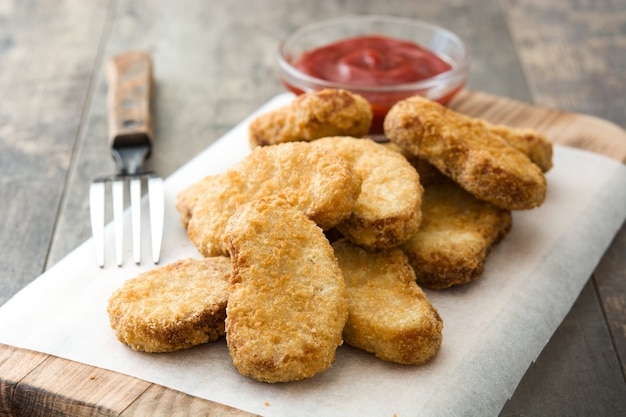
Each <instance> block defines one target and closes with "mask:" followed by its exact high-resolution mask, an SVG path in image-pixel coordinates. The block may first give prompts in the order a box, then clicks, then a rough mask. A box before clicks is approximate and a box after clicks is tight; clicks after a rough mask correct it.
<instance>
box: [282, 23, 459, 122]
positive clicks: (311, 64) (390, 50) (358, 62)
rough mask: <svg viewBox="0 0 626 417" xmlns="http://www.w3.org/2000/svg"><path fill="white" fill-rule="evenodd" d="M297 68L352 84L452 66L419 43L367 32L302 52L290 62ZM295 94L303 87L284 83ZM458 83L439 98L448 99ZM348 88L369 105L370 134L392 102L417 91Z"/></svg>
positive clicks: (393, 80) (392, 80) (386, 81)
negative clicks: (364, 34) (379, 90)
mask: <svg viewBox="0 0 626 417" xmlns="http://www.w3.org/2000/svg"><path fill="white" fill-rule="evenodd" d="M293 65H294V67H295V68H297V69H298V70H299V71H301V72H303V73H305V74H308V75H310V76H312V77H315V78H319V79H322V80H326V81H331V82H337V83H345V84H351V85H354V86H362V87H374V86H394V85H398V84H407V83H413V82H417V81H421V80H424V79H426V78H430V77H433V76H435V75H437V74H441V73H442V72H446V71H448V70H449V69H451V68H452V66H451V65H450V64H449V63H447V62H446V61H444V60H442V59H441V58H439V57H438V56H437V55H435V54H434V53H433V52H431V51H429V50H427V49H425V48H423V47H421V46H420V45H418V44H416V43H413V42H409V41H404V40H400V39H394V38H388V37H384V36H378V35H366V36H359V37H355V38H348V39H344V40H341V41H338V42H335V43H331V44H329V45H326V46H322V47H319V48H316V49H313V50H311V51H308V52H305V53H303V54H302V56H300V58H299V59H298V60H297V61H296V62H294V63H293ZM287 87H288V88H289V89H290V90H291V91H293V92H294V93H296V94H302V93H303V91H302V90H300V89H298V88H295V87H293V86H289V85H288V86H287ZM460 89H461V87H459V88H457V89H455V90H454V91H452V92H450V93H449V94H447V95H446V96H444V97H442V98H440V99H439V100H437V101H439V102H440V103H442V104H445V103H447V102H448V101H449V100H450V99H451V98H452V96H453V95H454V94H455V93H457V92H458V90H460ZM351 91H353V92H355V93H357V94H360V95H362V96H363V97H364V98H366V99H367V100H368V101H369V102H370V104H371V105H372V110H373V113H374V120H373V122H372V130H371V132H372V133H373V134H380V133H382V131H383V120H384V118H385V115H386V114H387V111H389V109H390V108H391V106H392V105H393V104H395V103H396V102H398V101H399V100H402V99H404V98H406V97H409V96H412V95H416V94H419V91H415V90H413V91H396V92H394V91H386V92H371V91H358V87H355V88H351Z"/></svg>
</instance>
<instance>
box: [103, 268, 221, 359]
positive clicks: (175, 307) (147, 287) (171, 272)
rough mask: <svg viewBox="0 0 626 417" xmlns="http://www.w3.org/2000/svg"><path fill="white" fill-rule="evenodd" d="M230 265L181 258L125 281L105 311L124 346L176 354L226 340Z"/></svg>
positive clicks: (145, 350)
mask: <svg viewBox="0 0 626 417" xmlns="http://www.w3.org/2000/svg"><path fill="white" fill-rule="evenodd" d="M230 275H231V262H230V259H229V258H228V257H226V256H220V257H215V258H205V259H183V260H179V261H177V262H174V263H171V264H168V265H164V266H160V267H157V268H155V269H153V270H151V271H148V272H145V273H142V274H140V275H138V276H136V277H135V278H132V279H130V280H128V281H126V282H125V283H124V284H123V285H122V286H121V287H120V288H119V289H117V290H116V291H115V292H114V293H113V294H112V295H111V297H110V298H109V302H108V308H107V312H108V314H109V320H110V323H111V327H112V328H113V330H114V331H115V334H116V336H117V338H118V339H119V341H120V342H122V343H124V344H126V345H128V346H130V347H131V348H132V349H134V350H138V351H143V352H172V351H175V350H180V349H186V348H189V347H192V346H195V345H198V344H201V343H206V342H210V341H213V340H217V339H218V338H219V337H220V336H223V335H224V320H225V319H226V303H227V301H228V294H229V292H230V290H229V280H230Z"/></svg>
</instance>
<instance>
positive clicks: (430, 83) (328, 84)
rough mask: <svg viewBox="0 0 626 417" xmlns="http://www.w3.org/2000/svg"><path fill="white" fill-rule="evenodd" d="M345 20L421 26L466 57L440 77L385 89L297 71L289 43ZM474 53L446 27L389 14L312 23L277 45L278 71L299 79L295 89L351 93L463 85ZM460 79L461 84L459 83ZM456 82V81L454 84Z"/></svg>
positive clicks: (390, 86)
mask: <svg viewBox="0 0 626 417" xmlns="http://www.w3.org/2000/svg"><path fill="white" fill-rule="evenodd" d="M345 21H363V22H368V21H369V22H374V21H384V22H388V23H400V24H403V25H411V26H420V27H422V28H426V29H429V30H432V31H433V32H440V33H443V34H445V35H446V36H447V37H449V38H451V39H452V40H453V41H455V42H456V43H458V44H459V45H461V48H462V51H463V54H462V55H461V57H460V59H459V60H458V61H455V63H454V64H455V65H454V66H453V67H452V68H451V69H450V70H448V71H445V72H442V73H440V74H437V75H435V76H433V77H429V78H425V79H423V80H420V81H415V82H411V83H402V84H393V85H385V86H368V85H354V84H348V83H341V82H335V81H327V80H324V79H321V78H317V77H313V76H311V75H309V74H306V73H304V72H302V71H299V70H298V69H296V68H295V67H294V66H293V65H292V64H291V63H290V62H289V61H288V60H287V59H286V57H285V54H284V48H285V45H286V44H287V42H288V41H289V40H291V39H293V38H294V37H295V36H297V35H300V34H301V33H304V32H308V31H311V30H314V29H319V28H320V27H324V26H328V25H332V24H337V23H340V22H345ZM471 56H472V51H471V48H470V46H469V45H468V44H467V42H465V41H464V40H463V39H462V38H461V37H460V36H459V35H457V34H456V33H454V32H452V31H451V30H449V29H446V28H444V27H443V26H439V25H437V24H435V23H431V22H426V21H423V20H418V19H411V18H406V17H400V16H388V15H378V14H375V15H370V14H368V15H349V16H343V17H337V18H332V19H326V20H322V21H319V22H315V23H311V24H309V25H305V26H303V27H301V28H299V29H297V30H296V31H294V32H292V33H290V34H289V35H288V36H286V37H285V38H284V39H282V40H281V41H280V42H279V44H278V50H277V52H276V60H277V62H278V66H279V69H280V70H281V71H283V72H284V73H285V75H286V76H287V79H286V80H283V81H285V82H287V83H290V81H291V80H294V79H295V80H297V81H298V82H297V85H293V87H295V88H298V89H303V88H302V87H303V84H304V85H308V86H309V87H308V88H306V89H305V90H310V89H311V86H310V85H313V86H315V87H318V88H334V89H344V90H352V91H363V92H368V93H385V92H403V91H409V90H428V89H431V88H435V87H440V86H441V85H442V84H444V85H447V84H449V83H454V84H461V83H462V82H464V80H465V79H466V78H467V75H466V73H467V71H468V68H469V64H470V61H471ZM457 79H459V80H458V81H456V80H457ZM455 81H456V82H455Z"/></svg>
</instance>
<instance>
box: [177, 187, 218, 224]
mask: <svg viewBox="0 0 626 417" xmlns="http://www.w3.org/2000/svg"><path fill="white" fill-rule="evenodd" d="M217 181H218V177H217V176H216V175H209V176H206V177H204V178H203V179H201V180H200V181H198V182H196V183H194V184H191V185H190V186H189V187H187V188H185V189H184V190H182V191H181V192H179V193H178V195H177V196H176V210H178V214H179V217H180V221H181V223H182V224H183V226H184V227H185V229H186V228H187V227H188V226H189V220H191V216H192V215H193V209H194V207H195V206H196V203H197V202H198V199H199V198H200V196H201V195H203V194H204V193H205V192H207V191H208V190H210V189H211V188H213V186H214V184H215V183H216V182H217Z"/></svg>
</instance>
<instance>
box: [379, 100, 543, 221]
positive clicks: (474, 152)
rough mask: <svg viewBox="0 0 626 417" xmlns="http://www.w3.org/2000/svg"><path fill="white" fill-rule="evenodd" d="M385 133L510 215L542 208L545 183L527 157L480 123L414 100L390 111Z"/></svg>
mask: <svg viewBox="0 0 626 417" xmlns="http://www.w3.org/2000/svg"><path fill="white" fill-rule="evenodd" d="M384 126H385V134H386V135H387V137H388V138H389V140H391V141H392V142H394V143H396V144H397V145H398V146H400V147H402V148H403V149H405V150H406V151H408V152H410V153H412V154H414V155H416V156H418V157H421V158H425V159H427V160H428V162H430V163H431V164H433V165H434V166H435V167H437V168H438V169H439V170H440V171H441V172H442V173H443V174H445V175H446V176H448V177H450V178H452V179H454V181H455V182H457V183H458V184H460V185H461V186H462V187H463V188H465V189H466V190H467V191H469V192H471V193H472V194H473V195H475V196H476V197H477V198H480V199H482V200H485V201H489V202H491V203H493V204H495V205H497V206H499V207H502V208H505V209H509V210H526V209H531V208H534V207H537V206H539V205H541V204H542V203H543V202H544V200H545V197H546V188H547V186H546V179H545V177H544V175H543V172H542V171H541V169H540V168H539V167H538V166H537V165H535V164H534V163H532V162H531V161H530V160H529V159H528V157H527V156H526V155H524V154H523V153H522V152H520V151H518V150H517V149H515V148H513V147H512V146H510V145H508V144H507V143H506V141H504V140H503V139H502V138H501V137H500V136H498V135H496V134H494V133H492V132H490V131H489V130H488V129H487V128H486V127H485V126H483V125H482V124H480V123H475V122H473V120H472V119H471V118H469V117H467V116H464V115H461V114H459V113H456V112H454V111H452V110H450V109H447V108H446V107H444V106H442V105H440V104H438V103H435V102H432V101H429V100H427V99H425V98H423V97H419V96H415V97H411V98H409V99H406V100H403V101H401V102H399V103H397V104H396V105H394V106H393V107H392V109H391V110H390V111H389V113H388V114H387V116H386V118H385V124H384Z"/></svg>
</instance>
